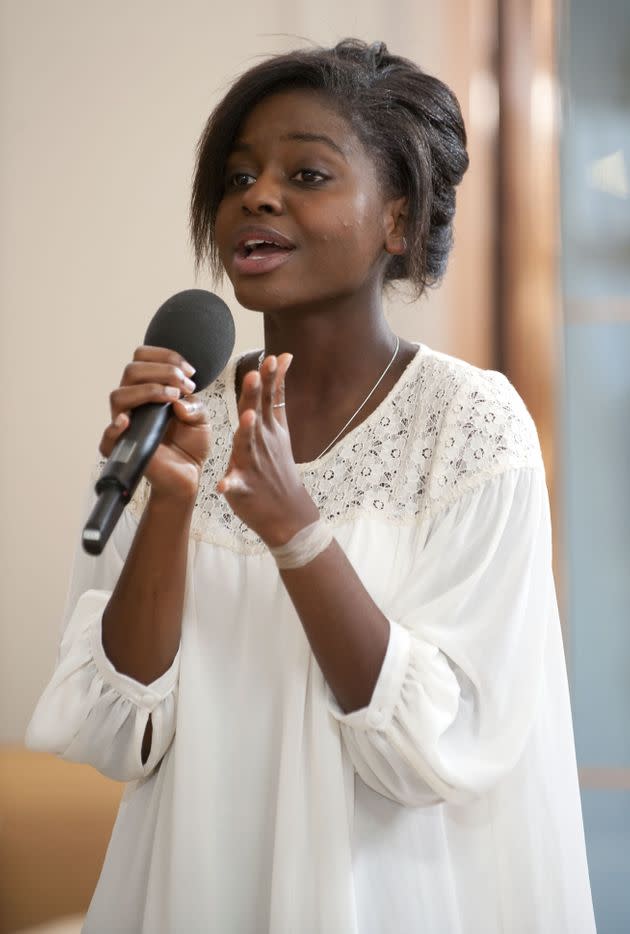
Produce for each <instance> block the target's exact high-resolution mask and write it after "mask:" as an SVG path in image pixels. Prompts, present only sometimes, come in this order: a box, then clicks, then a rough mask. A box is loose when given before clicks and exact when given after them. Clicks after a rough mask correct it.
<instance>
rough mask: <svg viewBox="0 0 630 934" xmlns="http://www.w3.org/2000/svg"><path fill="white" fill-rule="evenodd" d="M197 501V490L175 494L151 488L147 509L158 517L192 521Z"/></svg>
mask: <svg viewBox="0 0 630 934" xmlns="http://www.w3.org/2000/svg"><path fill="white" fill-rule="evenodd" d="M196 500H197V490H188V491H180V492H178V493H173V492H172V491H168V492H166V491H162V490H156V489H153V488H151V492H150V494H149V500H148V503H147V509H148V510H150V512H151V513H155V514H156V515H160V516H165V517H172V518H178V519H182V518H183V519H187V520H190V518H191V516H192V512H193V509H194V507H195V502H196Z"/></svg>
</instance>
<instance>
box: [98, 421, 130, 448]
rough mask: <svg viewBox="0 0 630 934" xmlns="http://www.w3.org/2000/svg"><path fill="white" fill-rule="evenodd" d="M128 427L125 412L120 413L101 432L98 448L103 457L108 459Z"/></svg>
mask: <svg viewBox="0 0 630 934" xmlns="http://www.w3.org/2000/svg"><path fill="white" fill-rule="evenodd" d="M128 427H129V416H128V415H127V414H126V413H125V412H120V413H119V414H118V415H117V416H116V418H115V419H114V420H113V421H112V422H111V423H110V424H109V425H108V426H107V428H106V429H105V431H104V432H103V436H102V438H101V443H100V444H99V446H98V449H99V451H100V452H101V454H102V455H103V457H109V455H110V454H111V453H112V451H113V450H114V447H115V445H116V442H117V441H118V439H119V438H120V436H121V435H122V434H123V432H125V431H126V430H127V428H128Z"/></svg>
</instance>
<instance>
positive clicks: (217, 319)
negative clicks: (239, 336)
mask: <svg viewBox="0 0 630 934" xmlns="http://www.w3.org/2000/svg"><path fill="white" fill-rule="evenodd" d="M235 337H236V334H235V330H234V319H233V318H232V314H231V312H230V309H229V308H228V306H227V305H226V304H225V302H224V301H223V300H222V299H220V298H219V296H218V295H214V294H213V293H212V292H206V291H205V289H186V290H185V291H184V292H178V293H177V294H176V295H172V296H171V297H170V298H169V299H167V300H166V301H165V302H164V304H163V305H161V306H160V308H158V310H157V311H156V313H155V314H154V315H153V318H152V319H151V321H150V322H149V327H148V328H147V333H146V334H145V337H144V343H145V344H148V345H150V346H152V347H168V348H169V350H175V351H177V353H180V354H181V355H182V357H184V359H185V360H187V361H188V362H189V363H190V364H192V366H194V367H195V369H196V371H197V372H196V373H195V375H194V377H193V379H194V381H195V385H196V387H197V390H198V391H199V390H200V389H205V387H206V386H208V384H209V383H211V382H212V381H213V380H215V379H216V378H217V376H218V375H219V374H220V373H221V372H222V371H223V369H224V368H225V365H226V363H227V362H228V360H229V359H230V357H231V355H232V351H233V350H234V341H235Z"/></svg>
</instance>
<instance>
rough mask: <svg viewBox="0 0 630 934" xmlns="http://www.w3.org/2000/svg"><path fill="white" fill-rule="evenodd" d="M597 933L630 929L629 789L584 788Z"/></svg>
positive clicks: (623, 932)
mask: <svg viewBox="0 0 630 934" xmlns="http://www.w3.org/2000/svg"><path fill="white" fill-rule="evenodd" d="M582 809H583V813H584V832H585V834H586V845H587V850H588V863H589V871H590V876H591V889H592V892H593V906H594V908H595V919H596V922H597V934H628V932H629V931H630V858H629V857H630V854H629V852H628V840H629V839H630V791H599V790H598V791H594V790H593V789H583V791H582Z"/></svg>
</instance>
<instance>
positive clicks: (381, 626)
mask: <svg viewBox="0 0 630 934" xmlns="http://www.w3.org/2000/svg"><path fill="white" fill-rule="evenodd" d="M281 574H282V579H283V581H284V585H285V587H286V589H287V592H288V593H289V596H290V597H291V600H292V601H293V605H294V606H295V609H296V611H297V613H298V616H299V617H300V620H301V621H302V625H303V627H304V631H305V633H306V636H307V638H308V640H309V642H310V645H311V648H312V650H313V654H314V655H315V657H316V659H317V662H318V664H319V667H320V668H321V670H322V673H323V675H324V677H325V679H326V681H327V682H328V684H329V686H330V688H331V690H332V692H333V693H334V695H335V697H336V699H337V702H338V703H339V705H340V707H341V708H342V709H343V710H344V712H345V713H350V712H351V711H353V710H359V709H360V708H361V707H366V706H367V705H368V704H369V702H370V699H371V697H372V693H373V691H374V687H375V685H376V682H377V680H378V676H379V673H380V670H381V667H382V664H383V659H384V658H385V653H386V651H387V644H388V641H389V622H388V620H387V618H386V617H385V616H384V615H383V613H382V612H381V611H380V610H379V608H378V607H377V605H376V604H375V603H374V601H373V600H372V598H371V597H370V595H369V593H368V592H367V590H366V589H365V587H364V586H363V584H362V583H361V580H360V579H359V577H358V575H357V573H356V571H355V570H354V568H353V567H352V565H351V564H350V562H349V561H348V559H347V557H346V555H345V554H344V552H343V550H342V549H341V548H340V546H339V545H338V544H337V542H336V541H335V540H333V542H332V543H331V545H329V547H328V548H326V549H325V550H324V551H323V552H321V553H320V554H319V555H318V556H317V557H316V558H314V559H313V561H311V562H309V563H308V564H306V565H305V566H304V567H301V568H295V569H293V570H286V571H282V572H281Z"/></svg>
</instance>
